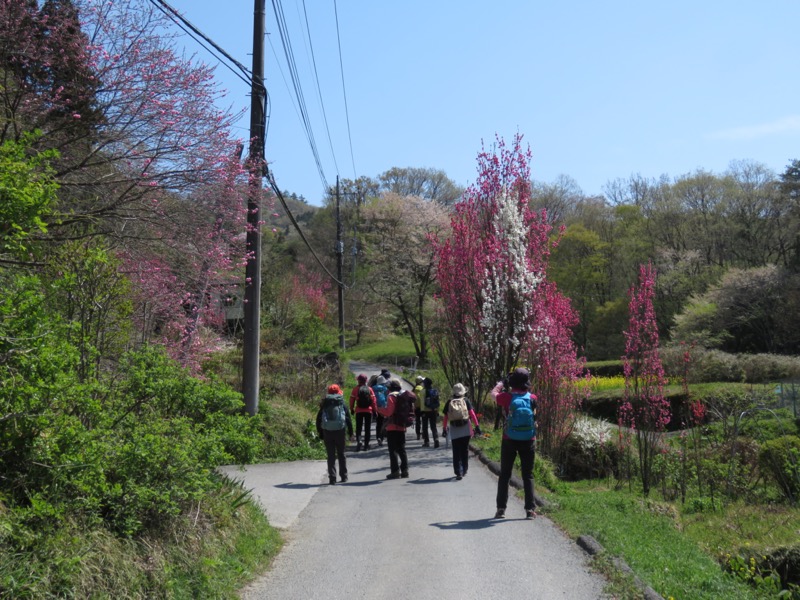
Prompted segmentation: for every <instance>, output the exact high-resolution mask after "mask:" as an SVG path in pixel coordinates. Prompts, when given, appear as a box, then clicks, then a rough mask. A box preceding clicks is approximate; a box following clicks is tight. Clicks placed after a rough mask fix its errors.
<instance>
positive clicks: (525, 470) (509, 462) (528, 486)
mask: <svg viewBox="0 0 800 600" xmlns="http://www.w3.org/2000/svg"><path fill="white" fill-rule="evenodd" d="M535 453H536V442H535V441H534V440H524V441H518V440H509V439H503V442H502V443H501V445H500V478H499V479H498V480H497V508H503V509H504V508H505V507H506V504H507V503H508V482H509V481H510V480H511V473H512V472H513V471H514V461H515V460H516V458H517V454H519V461H520V470H521V471H522V488H523V490H524V491H525V510H533V509H534V505H533V459H534V456H535Z"/></svg>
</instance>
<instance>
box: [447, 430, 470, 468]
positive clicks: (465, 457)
mask: <svg viewBox="0 0 800 600" xmlns="http://www.w3.org/2000/svg"><path fill="white" fill-rule="evenodd" d="M469 440H470V437H469V436H468V435H465V436H464V437H460V438H455V439H454V440H450V441H451V442H452V444H453V472H454V473H455V474H456V475H466V474H467V469H469Z"/></svg>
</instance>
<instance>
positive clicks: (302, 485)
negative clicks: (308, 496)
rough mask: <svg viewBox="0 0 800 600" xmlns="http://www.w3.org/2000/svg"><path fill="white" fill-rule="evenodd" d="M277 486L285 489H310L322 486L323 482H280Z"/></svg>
mask: <svg viewBox="0 0 800 600" xmlns="http://www.w3.org/2000/svg"><path fill="white" fill-rule="evenodd" d="M275 487H276V488H282V489H284V490H310V489H311V488H318V487H322V484H321V483H279V484H278V485H276V486H275Z"/></svg>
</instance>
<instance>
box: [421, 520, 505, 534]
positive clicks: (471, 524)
mask: <svg viewBox="0 0 800 600" xmlns="http://www.w3.org/2000/svg"><path fill="white" fill-rule="evenodd" d="M502 522H503V521H502V520H499V519H475V520H474V521H445V522H444V523H431V527H436V528H437V529H443V530H445V531H446V530H448V529H486V528H487V527H494V526H495V525H498V524H500V523H502Z"/></svg>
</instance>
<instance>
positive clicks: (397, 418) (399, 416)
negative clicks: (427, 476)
mask: <svg viewBox="0 0 800 600" xmlns="http://www.w3.org/2000/svg"><path fill="white" fill-rule="evenodd" d="M388 389H389V394H388V396H387V401H386V406H385V407H383V408H381V407H380V406H378V414H379V415H382V416H383V417H385V418H386V442H387V444H386V445H387V446H388V448H389V474H388V475H387V476H386V479H400V478H401V477H402V478H404V479H405V478H407V477H408V455H407V454H406V429H407V428H408V427H409V425H410V424H412V419H413V418H414V393H413V392H410V391H405V392H404V391H403V387H402V386H401V385H400V381H399V380H397V379H392V380H390V381H389V388H388Z"/></svg>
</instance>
